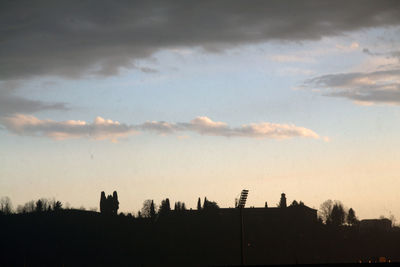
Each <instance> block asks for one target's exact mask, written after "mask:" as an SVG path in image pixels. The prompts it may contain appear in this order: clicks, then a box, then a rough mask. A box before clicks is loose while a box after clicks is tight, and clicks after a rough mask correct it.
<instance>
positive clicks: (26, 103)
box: [0, 81, 68, 116]
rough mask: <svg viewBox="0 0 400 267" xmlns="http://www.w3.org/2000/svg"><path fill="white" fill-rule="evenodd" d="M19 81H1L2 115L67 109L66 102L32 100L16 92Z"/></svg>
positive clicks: (0, 106)
mask: <svg viewBox="0 0 400 267" xmlns="http://www.w3.org/2000/svg"><path fill="white" fill-rule="evenodd" d="M18 87H19V83H18V82H10V81H8V82H0V116H5V115H8V114H15V113H32V112H38V111H42V110H67V109H68V107H67V105H66V104H65V103H61V102H53V103H49V102H43V101H40V100H32V99H28V98H25V97H22V96H19V95H17V94H16V89H17V88H18Z"/></svg>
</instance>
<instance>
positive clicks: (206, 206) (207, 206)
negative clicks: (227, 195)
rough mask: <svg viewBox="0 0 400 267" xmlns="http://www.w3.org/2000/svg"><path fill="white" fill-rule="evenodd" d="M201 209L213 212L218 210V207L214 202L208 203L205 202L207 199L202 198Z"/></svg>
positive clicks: (207, 201)
mask: <svg viewBox="0 0 400 267" xmlns="http://www.w3.org/2000/svg"><path fill="white" fill-rule="evenodd" d="M203 209H204V210H215V209H219V206H218V204H217V202H215V201H209V200H207V198H206V197H205V198H204V204H203Z"/></svg>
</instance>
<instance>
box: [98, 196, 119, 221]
mask: <svg viewBox="0 0 400 267" xmlns="http://www.w3.org/2000/svg"><path fill="white" fill-rule="evenodd" d="M118 209H119V201H118V194H117V191H114V192H113V194H112V195H108V196H107V198H106V194H105V193H104V191H103V192H101V194H100V212H101V213H103V214H113V215H116V214H117V213H118Z"/></svg>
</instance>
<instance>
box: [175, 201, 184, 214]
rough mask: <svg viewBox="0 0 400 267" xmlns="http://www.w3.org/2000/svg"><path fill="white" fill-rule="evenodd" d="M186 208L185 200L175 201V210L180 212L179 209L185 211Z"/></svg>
mask: <svg viewBox="0 0 400 267" xmlns="http://www.w3.org/2000/svg"><path fill="white" fill-rule="evenodd" d="M184 210H186V205H185V203H184V202H180V201H177V202H175V208H174V211H176V212H179V211H184Z"/></svg>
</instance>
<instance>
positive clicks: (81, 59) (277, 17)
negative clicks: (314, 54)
mask: <svg viewBox="0 0 400 267" xmlns="http://www.w3.org/2000/svg"><path fill="white" fill-rule="evenodd" d="M399 24H400V1H397V0H381V1H372V0H371V1H370V0H354V1H343V0H336V1H326V0H312V1H289V0H276V1H235V0H229V1H211V0H210V1H186V0H185V1H177V0H162V1H134V0H129V1H128V0H116V1H105V0H85V1H81V0H79V1H78V0H76V1H74V0H69V1H54V0H38V1H31V0H20V1H1V2H0V80H6V79H19V78H27V77H30V76H35V75H63V76H69V77H79V76H81V75H83V74H88V73H89V74H90V73H95V74H100V75H112V74H115V73H117V72H118V70H119V69H120V68H122V67H135V64H134V61H135V60H137V59H143V58H146V57H149V56H150V55H152V54H153V53H154V52H156V51H158V50H160V49H164V48H171V47H187V46H190V47H194V46H195V47H203V48H205V49H210V50H211V49H213V50H218V49H224V48H226V47H230V46H234V45H240V44H247V43H256V42H262V41H268V40H284V41H302V40H318V39H320V38H321V37H323V36H333V35H341V34H343V33H346V32H349V31H355V30H360V29H366V28H371V27H380V26H391V25H399ZM144 71H146V70H144Z"/></svg>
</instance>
